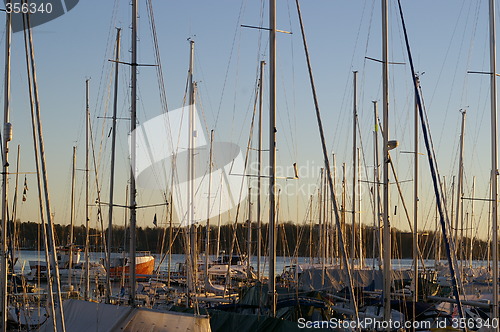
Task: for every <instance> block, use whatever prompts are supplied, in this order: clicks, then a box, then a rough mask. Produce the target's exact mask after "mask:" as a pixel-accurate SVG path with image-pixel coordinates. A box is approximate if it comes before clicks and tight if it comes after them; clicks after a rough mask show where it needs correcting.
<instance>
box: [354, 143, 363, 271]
mask: <svg viewBox="0 0 500 332" xmlns="http://www.w3.org/2000/svg"><path fill="white" fill-rule="evenodd" d="M356 152H357V154H358V168H357V169H356V170H355V171H356V173H358V181H357V183H356V185H357V188H358V211H361V185H360V183H359V181H360V180H361V167H360V160H361V149H360V148H357V151H356ZM358 233H359V235H358V243H359V246H358V247H359V248H358V250H359V253H358V255H359V261H358V265H359V267H360V268H362V267H363V265H364V262H363V241H364V239H363V228H362V227H361V214H359V217H358Z"/></svg>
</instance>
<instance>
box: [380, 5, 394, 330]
mask: <svg viewBox="0 0 500 332" xmlns="http://www.w3.org/2000/svg"><path fill="white" fill-rule="evenodd" d="M388 35H389V32H388V6H387V0H382V62H383V69H382V80H383V83H382V86H383V94H382V102H383V112H384V122H383V123H384V144H383V148H384V167H383V177H384V210H383V215H384V232H383V233H384V234H383V235H384V238H383V241H382V242H383V244H384V245H383V255H384V270H383V272H384V289H383V294H384V302H383V303H384V320H386V321H389V319H390V318H391V254H392V253H391V248H392V245H391V224H390V220H389V197H390V196H389V158H390V156H389V60H388V56H389V42H388V39H389V38H388Z"/></svg>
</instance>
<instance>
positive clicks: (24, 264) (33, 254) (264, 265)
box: [15, 250, 487, 275]
mask: <svg viewBox="0 0 500 332" xmlns="http://www.w3.org/2000/svg"><path fill="white" fill-rule="evenodd" d="M16 254H17V257H19V260H18V262H17V264H16V266H15V269H16V271H17V272H21V271H22V270H23V268H24V270H25V272H27V271H28V270H29V261H36V260H41V261H45V255H44V253H43V252H42V251H32V250H21V251H18V252H17V253H16ZM122 255H123V254H121V253H113V254H112V257H122ZM83 256H84V255H83V253H82V254H81V260H83ZM153 256H154V257H155V260H156V264H159V262H160V258H161V257H160V255H158V254H153ZM104 257H105V254H104V253H102V252H92V253H90V260H91V261H94V262H99V260H100V259H102V258H104ZM211 258H212V259H215V257H211ZM202 259H204V258H202ZM184 261H185V256H184V255H183V254H174V255H172V264H171V270H172V271H175V269H176V266H177V264H178V263H183V262H184ZM298 261H299V264H309V263H310V262H311V261H310V259H309V258H308V257H299V259H298ZM424 262H425V265H426V266H429V267H431V266H433V265H434V260H425V261H424ZM251 263H252V266H253V267H254V268H255V267H256V266H257V258H256V257H252V259H251ZM313 263H317V262H315V261H313ZM441 263H443V264H445V263H447V262H446V261H441ZM290 264H292V259H291V258H289V257H283V256H278V257H276V271H277V272H281V271H283V268H284V267H285V266H286V265H290ZM365 264H366V265H367V266H368V267H370V266H373V260H372V259H371V258H368V259H366V260H365ZM392 264H393V268H394V269H410V268H411V267H412V264H413V261H412V260H411V259H393V261H392ZM375 265H376V264H375ZM473 266H474V267H479V266H487V262H486V261H474V262H473ZM267 269H268V258H267V257H262V258H261V270H262V271H264V275H267ZM160 270H161V271H168V258H165V260H164V261H163V262H162V264H161V266H160Z"/></svg>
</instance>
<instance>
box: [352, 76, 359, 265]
mask: <svg viewBox="0 0 500 332" xmlns="http://www.w3.org/2000/svg"><path fill="white" fill-rule="evenodd" d="M353 76H354V78H353V85H354V90H353V91H354V93H353V106H352V112H353V114H352V212H351V214H352V228H351V240H352V242H351V269H354V260H355V258H356V185H357V181H358V161H357V158H356V157H357V141H356V137H357V135H356V121H357V117H358V110H357V103H356V99H357V96H356V94H357V91H356V88H357V78H358V72H357V71H354V72H353Z"/></svg>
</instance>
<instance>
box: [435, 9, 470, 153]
mask: <svg viewBox="0 0 500 332" xmlns="http://www.w3.org/2000/svg"><path fill="white" fill-rule="evenodd" d="M471 3H472V2H469V4H471ZM464 4H465V2H462V6H461V8H460V16H461V13H462V10H463V9H464ZM467 12H468V11H467ZM460 16H459V17H460ZM459 23H460V26H462V24H461V23H462V21H461V20H460V19H458V20H457V22H456V25H455V27H454V30H453V34H452V37H451V38H450V43H449V45H448V49H447V50H446V55H445V59H444V60H443V64H442V66H441V70H440V71H439V75H438V80H437V82H436V85H437V84H439V81H440V80H441V77H442V74H443V71H444V68H445V63H446V62H447V61H446V60H447V58H448V54H449V52H450V50H451V42H452V40H453V39H454V36H455V33H456V32H457V30H458V29H457V28H458V27H459ZM464 29H465V26H464ZM461 35H462V41H461V44H460V48H459V49H463V42H464V36H465V33H462V34H461ZM455 68H458V60H457V63H456V65H455ZM456 78H457V71H456V70H454V71H453V77H452V80H451V87H453V86H454V85H455V80H456ZM436 91H438V89H435V90H434V93H433V94H432V96H431V104H432V102H433V100H434V96H435V94H436ZM451 99H452V94H451V93H450V95H449V97H448V101H447V105H446V107H445V114H444V121H443V127H442V130H441V131H440V135H439V138H438V146H441V142H442V139H443V133H444V126H445V124H446V122H447V121H446V120H447V119H448V111H449V109H450V104H451Z"/></svg>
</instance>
